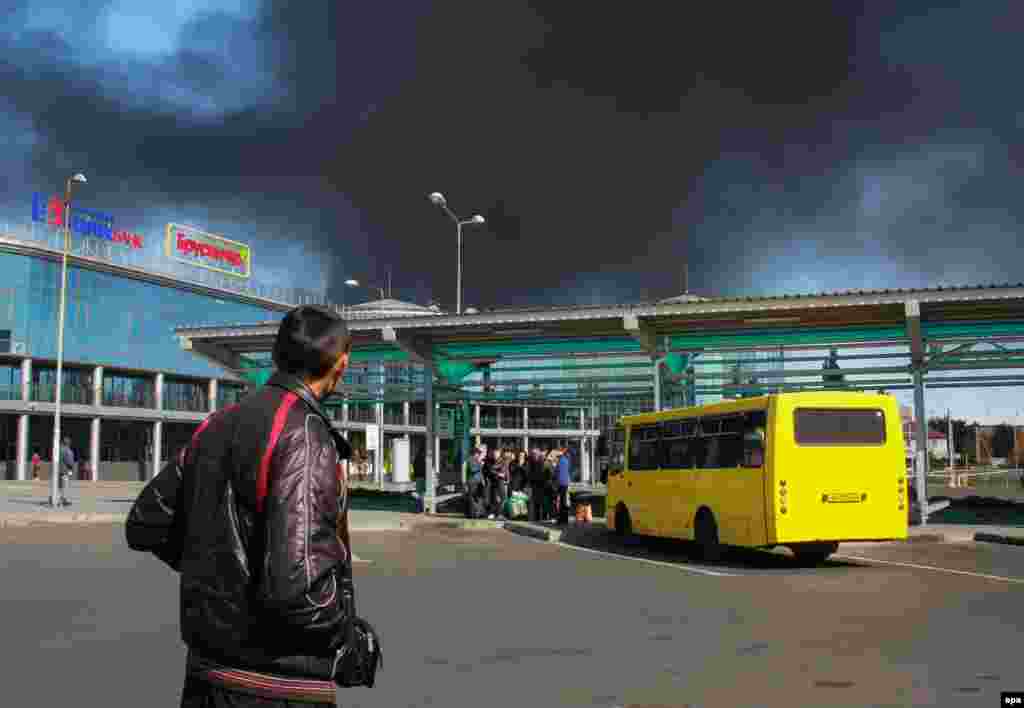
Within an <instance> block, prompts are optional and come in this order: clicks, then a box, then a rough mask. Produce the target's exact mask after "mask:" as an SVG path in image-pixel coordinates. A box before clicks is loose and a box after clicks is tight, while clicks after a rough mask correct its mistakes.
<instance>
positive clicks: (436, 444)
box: [423, 403, 441, 514]
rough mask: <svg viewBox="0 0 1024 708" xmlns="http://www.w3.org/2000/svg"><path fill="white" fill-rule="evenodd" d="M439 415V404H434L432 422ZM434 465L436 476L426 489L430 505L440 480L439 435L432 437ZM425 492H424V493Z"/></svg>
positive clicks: (424, 506) (435, 428) (435, 427)
mask: <svg viewBox="0 0 1024 708" xmlns="http://www.w3.org/2000/svg"><path fill="white" fill-rule="evenodd" d="M440 414H441V404H440V403H435V404H434V415H435V416H436V417H435V418H434V420H437V419H438V418H440V417H441V415H440ZM434 430H435V432H436V430H437V426H434ZM434 465H435V466H436V474H435V476H434V481H433V485H432V486H429V487H428V488H429V489H430V490H431V493H430V502H431V504H433V503H434V493H433V490H434V489H436V488H437V481H438V480H439V479H440V478H441V436H440V435H435V436H434ZM425 491H426V490H424V492H425ZM423 508H424V509H426V508H427V506H426V504H424V505H423ZM429 513H431V514H433V513H434V512H433V511H431V512H429Z"/></svg>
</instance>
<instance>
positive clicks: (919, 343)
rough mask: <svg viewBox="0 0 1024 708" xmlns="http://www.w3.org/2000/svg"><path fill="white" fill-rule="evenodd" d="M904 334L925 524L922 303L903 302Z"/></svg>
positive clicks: (925, 447) (926, 449)
mask: <svg viewBox="0 0 1024 708" xmlns="http://www.w3.org/2000/svg"><path fill="white" fill-rule="evenodd" d="M904 307H905V312H906V320H907V324H906V327H907V335H908V336H909V337H910V360H911V371H912V373H913V377H914V420H915V421H916V425H915V426H914V438H915V439H916V442H917V450H916V458H917V460H916V464H915V465H914V467H915V471H916V473H917V474H916V482H917V499H918V504H919V505H920V508H921V525H922V526H927V525H928V412H927V411H926V410H925V407H924V366H925V346H924V336H923V334H922V331H921V306H920V303H918V302H917V301H916V300H911V301H909V302H907V303H906V304H905V306H904Z"/></svg>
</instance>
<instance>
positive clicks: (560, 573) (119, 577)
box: [0, 525, 1024, 707]
mask: <svg viewBox="0 0 1024 708" xmlns="http://www.w3.org/2000/svg"><path fill="white" fill-rule="evenodd" d="M0 535H2V536H3V538H2V541H3V543H2V545H0V558H2V560H0V563H2V564H3V566H4V567H5V573H4V583H5V597H6V598H7V599H8V600H9V602H7V603H4V605H3V610H0V612H2V613H3V616H2V617H0V620H2V622H3V625H4V627H5V629H6V631H5V639H4V642H5V645H6V648H7V649H8V650H9V651H8V652H7V655H8V656H18V657H19V667H23V668H21V670H19V671H18V672H13V673H11V674H9V676H8V680H7V682H6V686H5V690H6V692H7V694H8V701H9V702H10V703H11V704H12V705H28V704H30V703H33V702H35V703H39V702H40V694H39V691H40V690H41V689H40V686H45V699H46V700H45V701H42V702H44V703H46V704H59V703H61V702H64V701H69V702H72V701H73V702H80V701H84V700H89V701H90V702H97V701H98V702H100V703H102V702H103V700H105V699H108V698H109V695H108V694H106V693H103V694H102V696H101V694H100V693H99V692H100V691H101V690H104V691H106V690H116V691H118V692H120V693H122V695H123V696H129V695H131V696H136V697H138V696H147V699H146V702H147V704H151V705H154V706H174V705H177V700H178V691H179V690H180V685H181V671H182V661H183V657H184V651H183V648H182V645H181V643H180V640H179V638H178V624H177V623H178V614H177V613H178V608H177V595H178V592H177V578H176V577H175V576H174V575H173V574H172V573H171V572H170V571H169V570H167V569H165V568H164V567H163V566H161V565H160V564H159V562H157V561H155V560H153V559H151V558H147V557H143V556H141V555H139V554H136V553H133V552H131V551H130V550H128V549H127V547H126V546H125V545H124V542H123V539H122V533H121V530H120V528H119V527H116V526H91V527H80V528H78V529H73V528H67V527H63V528H61V527H35V528H20V529H18V528H14V529H4V530H2V531H0ZM602 536H603V537H604V544H605V545H603V546H596V545H594V544H595V543H596V541H594V542H593V543H591V545H589V546H583V545H582V544H580V547H573V546H572V545H571V544H569V543H566V544H564V545H563V544H551V543H544V542H539V541H534V540H532V539H527V538H523V537H519V536H516V535H514V534H511V533H509V532H507V531H504V530H462V529H457V528H450V527H446V526H443V525H429V526H420V527H417V528H416V529H414V530H412V531H409V532H375V533H357V534H356V535H355V550H356V552H357V554H358V555H359V557H360V558H361V559H363V560H364V561H365V562H363V563H360V564H358V566H357V567H356V576H357V587H358V593H359V607H360V612H361V613H362V614H365V615H366V616H367V617H369V618H370V619H371V621H373V622H374V623H375V625H377V627H378V629H379V630H380V632H381V634H382V637H383V641H384V647H385V652H386V657H385V667H384V670H383V672H382V673H381V674H380V675H379V677H378V678H379V684H378V686H377V687H376V688H374V689H372V690H368V689H353V690H349V691H346V692H345V693H344V694H343V698H344V702H343V703H342V705H345V706H479V705H483V704H487V705H493V706H524V705H532V706H608V707H612V706H623V707H625V706H655V705H656V706H683V705H699V706H717V705H778V706H794V705H816V706H817V705H849V706H863V705H956V706H961V705H968V706H971V705H979V706H988V705H994V703H993V700H997V699H998V692H999V690H1000V689H1002V690H1009V689H1017V688H1020V679H1018V678H1017V677H1018V676H1019V675H1020V672H1019V669H1018V664H1019V661H1018V658H1017V657H1018V656H1019V651H1018V647H1019V644H1020V636H1024V632H1022V630H1024V626H1022V625H1024V621H1022V620H1021V619H1020V618H1021V613H1020V611H1019V608H1020V603H1021V600H1022V599H1024V593H1022V592H1021V587H1020V586H1019V585H1017V584H1014V583H1011V582H1007V581H1005V580H993V579H989V578H986V577H982V576H981V574H980V573H981V572H988V571H993V573H992V574H996V575H997V574H1000V573H1002V574H1005V576H1004V577H1006V578H1022V577H1024V572H1021V571H1022V569H1024V549H1021V548H1016V547H1005V546H1000V547H991V548H988V547H984V548H981V547H974V548H967V547H959V546H949V545H941V544H927V543H920V544H907V545H902V546H900V547H898V548H896V547H894V548H889V547H882V546H862V547H857V548H855V549H854V551H855V553H850V554H847V552H846V551H847V549H841V553H842V555H843V556H844V557H843V558H840V559H837V560H835V561H830V562H828V563H827V564H826V565H824V566H822V567H820V568H802V567H798V566H797V565H796V564H795V562H793V561H792V559H790V558H789V557H788V556H786V555H785V554H783V553H745V554H739V555H737V554H729V555H728V556H727V557H726V558H725V559H724V560H723V562H722V563H719V564H715V565H714V566H708V565H699V564H695V563H693V562H692V561H691V560H690V558H689V556H688V553H687V549H685V547H684V544H667V543H663V542H637V543H632V544H622V545H618V542H617V541H615V540H614V539H611V538H609V537H608V536H607V535H606V534H603V535H602ZM592 541H593V539H592ZM979 545H980V544H979ZM584 549H585V550H584ZM847 555H856V556H857V557H858V558H857V559H851V558H848V557H847ZM880 561H887V562H895V563H900V564H899V565H892V564H889V563H882V562H880ZM931 565H934V566H936V567H940V568H944V569H947V570H958V571H963V572H965V573H975V571H978V574H971V575H964V574H960V573H951V572H946V570H938V571H936V570H929V569H926V568H919V567H915V566H931ZM695 571H707V572H695ZM712 573H714V574H712ZM129 667H130V671H126V670H125V669H126V668H129ZM55 673H56V674H58V675H60V676H61V681H59V682H54V681H52V680H49V677H52V676H53V675H54V674H55ZM111 686H116V687H117V688H115V689H111V688H110V687H111ZM101 687H106V688H104V689H101ZM93 693H95V695H92V694H93Z"/></svg>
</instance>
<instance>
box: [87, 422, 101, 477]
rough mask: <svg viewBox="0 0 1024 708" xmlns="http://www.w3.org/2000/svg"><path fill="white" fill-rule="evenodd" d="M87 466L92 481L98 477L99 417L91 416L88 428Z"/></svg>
mask: <svg viewBox="0 0 1024 708" xmlns="http://www.w3.org/2000/svg"><path fill="white" fill-rule="evenodd" d="M89 466H90V467H91V468H92V469H91V474H92V481H93V482H95V481H97V480H99V478H100V419H99V418H93V419H92V426H91V427H90V429H89Z"/></svg>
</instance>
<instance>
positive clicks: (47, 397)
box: [7, 383, 93, 406]
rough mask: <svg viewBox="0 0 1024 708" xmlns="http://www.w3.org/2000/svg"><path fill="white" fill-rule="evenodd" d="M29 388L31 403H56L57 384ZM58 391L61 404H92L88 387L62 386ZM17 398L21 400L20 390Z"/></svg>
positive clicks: (41, 384) (78, 385)
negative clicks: (59, 391)
mask: <svg viewBox="0 0 1024 708" xmlns="http://www.w3.org/2000/svg"><path fill="white" fill-rule="evenodd" d="M19 388H20V387H19ZM30 388H31V397H32V400H33V401H38V402H40V403H56V402H57V384H50V383H34V384H32V386H31V387H30ZM60 390H61V402H62V403H71V404H76V405H81V406H91V405H92V404H93V392H92V389H91V388H90V387H89V386H82V385H81V384H64V385H63V386H61V389H60ZM18 398H21V391H20V390H19V391H18ZM7 400H16V399H7Z"/></svg>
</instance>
